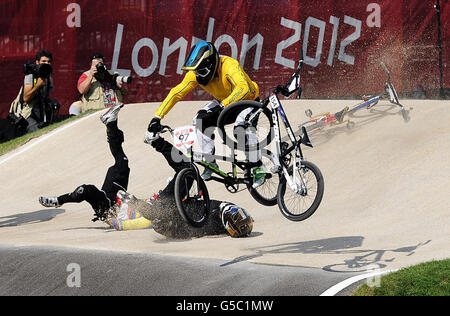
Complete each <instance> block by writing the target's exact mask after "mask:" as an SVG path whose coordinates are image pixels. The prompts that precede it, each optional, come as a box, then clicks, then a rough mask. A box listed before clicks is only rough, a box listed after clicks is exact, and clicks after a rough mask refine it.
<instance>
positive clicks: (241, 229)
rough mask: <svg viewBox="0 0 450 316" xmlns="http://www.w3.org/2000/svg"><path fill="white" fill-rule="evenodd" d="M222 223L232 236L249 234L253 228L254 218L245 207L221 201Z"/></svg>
mask: <svg viewBox="0 0 450 316" xmlns="http://www.w3.org/2000/svg"><path fill="white" fill-rule="evenodd" d="M220 211H221V213H222V224H223V227H225V229H226V230H227V232H228V234H230V236H231V237H246V236H249V235H250V233H251V232H252V229H253V218H252V217H251V216H250V214H248V212H247V211H246V210H244V209H243V208H241V207H239V206H236V205H234V204H231V203H225V202H224V203H221V204H220Z"/></svg>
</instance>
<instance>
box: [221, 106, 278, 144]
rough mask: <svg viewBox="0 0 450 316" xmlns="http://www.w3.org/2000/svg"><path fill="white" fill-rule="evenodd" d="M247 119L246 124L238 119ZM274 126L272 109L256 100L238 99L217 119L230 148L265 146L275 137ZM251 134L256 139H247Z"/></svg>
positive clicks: (222, 135) (223, 137)
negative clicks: (272, 128) (249, 140)
mask: <svg viewBox="0 0 450 316" xmlns="http://www.w3.org/2000/svg"><path fill="white" fill-rule="evenodd" d="M244 120H245V121H246V122H245V125H242V124H240V123H237V124H238V126H236V121H238V122H240V121H244ZM249 120H250V121H249ZM272 126H273V120H272V113H271V112H270V110H269V109H268V108H267V107H265V106H263V105H262V104H261V103H259V102H256V101H247V100H243V101H238V102H236V103H233V104H231V105H229V106H227V107H226V108H225V109H224V110H223V111H222V112H221V113H220V115H219V118H218V119H217V127H218V129H219V131H220V132H219V134H220V136H221V137H222V139H223V140H224V141H225V144H226V145H227V146H228V147H230V148H233V147H234V148H236V149H240V150H246V151H248V150H251V149H252V148H264V147H265V146H267V145H268V144H270V142H271V141H272V139H273V133H272V130H271V127H272ZM249 134H251V135H252V137H254V139H253V140H252V141H251V142H247V141H245V139H246V137H248V135H249Z"/></svg>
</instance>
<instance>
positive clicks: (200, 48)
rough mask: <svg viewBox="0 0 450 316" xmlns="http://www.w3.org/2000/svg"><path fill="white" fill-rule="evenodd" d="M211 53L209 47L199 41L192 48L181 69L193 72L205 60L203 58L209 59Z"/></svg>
mask: <svg viewBox="0 0 450 316" xmlns="http://www.w3.org/2000/svg"><path fill="white" fill-rule="evenodd" d="M212 53H213V50H212V49H211V47H210V45H209V44H208V43H207V42H205V41H201V42H199V43H197V44H196V45H195V46H194V48H192V50H191V52H190V53H189V56H188V58H187V60H186V62H185V63H184V65H183V67H182V68H181V69H183V70H195V69H197V67H198V66H200V64H201V62H202V61H203V60H205V58H207V57H209V56H210V55H211V54H212Z"/></svg>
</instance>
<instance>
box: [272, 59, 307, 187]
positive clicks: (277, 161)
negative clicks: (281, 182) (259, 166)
mask: <svg viewBox="0 0 450 316" xmlns="http://www.w3.org/2000/svg"><path fill="white" fill-rule="evenodd" d="M301 63H302V60H301V61H300V66H299V69H300V68H301ZM280 92H282V91H281V90H280V89H279V88H277V89H275V90H274V91H273V92H272V93H271V95H270V97H269V98H268V102H267V101H266V102H267V103H268V105H270V108H271V112H272V120H273V130H274V133H275V137H274V139H275V146H276V155H275V156H274V155H272V162H273V163H274V165H275V166H276V167H277V168H278V170H279V171H282V172H283V174H284V177H285V178H286V181H287V183H288V185H289V186H290V188H291V189H292V190H293V191H294V192H296V193H298V192H300V191H301V190H303V189H304V188H305V183H304V179H300V180H301V187H300V188H299V187H298V186H297V183H298V182H297V172H295V169H296V168H297V167H298V165H299V164H301V162H302V160H303V159H304V157H303V152H302V149H301V146H300V145H301V144H304V145H306V146H309V147H313V146H312V144H311V142H310V140H309V137H308V133H307V132H306V129H305V128H303V129H302V135H301V136H300V138H299V139H297V138H296V136H295V134H294V132H293V130H292V127H291V124H290V123H289V120H288V118H287V116H286V113H285V111H284V109H283V106H282V105H281V102H280V99H279V98H278V93H280ZM291 93H292V92H291ZM280 116H281V120H282V122H283V124H284V126H285V128H286V131H287V133H288V136H289V139H290V140H291V142H292V145H291V146H290V147H289V148H287V149H285V150H282V149H281V135H280V120H279V117H280ZM294 150H295V151H296V153H295V155H294V160H293V168H294V172H293V173H292V177H290V176H289V172H288V168H289V166H288V165H286V163H285V162H284V160H285V159H284V158H286V156H288V155H290V154H291V153H292V151H294Z"/></svg>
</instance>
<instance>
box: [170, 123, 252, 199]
mask: <svg viewBox="0 0 450 316" xmlns="http://www.w3.org/2000/svg"><path fill="white" fill-rule="evenodd" d="M167 130H168V131H170V132H171V135H172V138H173V139H174V140H175V142H177V141H178V143H179V145H178V146H177V147H184V148H185V149H186V150H187V157H188V158H190V162H191V166H192V167H193V168H194V169H195V170H196V172H197V175H200V172H199V169H198V167H197V165H201V166H203V167H205V168H207V169H209V170H211V171H212V172H213V173H214V174H216V175H218V177H215V176H212V177H211V178H210V179H209V180H207V181H210V180H215V181H217V182H220V183H223V184H224V185H225V187H226V188H227V190H228V191H229V192H230V193H236V192H238V189H239V188H238V186H239V184H246V185H247V184H250V183H251V180H252V177H251V175H250V168H251V167H252V163H251V162H248V161H238V160H237V159H236V154H235V149H234V148H231V151H232V152H231V155H230V156H229V157H226V156H219V155H209V154H204V153H201V152H195V151H194V150H193V149H192V146H193V145H194V142H195V141H192V140H189V133H193V131H194V127H192V128H186V127H181V128H178V129H176V130H173V129H172V128H170V127H169V126H164V127H163V132H164V131H167ZM180 130H181V132H176V131H180ZM205 160H207V161H212V160H220V161H228V162H231V164H232V172H230V173H226V172H224V171H222V170H220V169H218V168H216V167H215V166H213V165H211V164H210V163H208V162H207V161H205ZM237 168H239V169H241V170H242V171H244V177H238V174H237ZM236 186H237V187H236Z"/></svg>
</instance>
